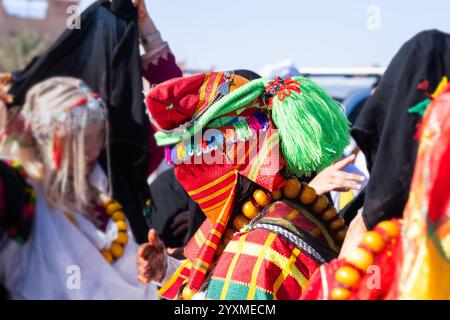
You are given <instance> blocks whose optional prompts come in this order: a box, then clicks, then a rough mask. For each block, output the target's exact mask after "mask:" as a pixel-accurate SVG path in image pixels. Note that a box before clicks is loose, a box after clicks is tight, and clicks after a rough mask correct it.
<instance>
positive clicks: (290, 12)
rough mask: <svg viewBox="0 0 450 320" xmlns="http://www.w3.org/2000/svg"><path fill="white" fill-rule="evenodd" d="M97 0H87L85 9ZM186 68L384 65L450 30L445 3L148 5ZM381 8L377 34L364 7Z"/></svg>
mask: <svg viewBox="0 0 450 320" xmlns="http://www.w3.org/2000/svg"><path fill="white" fill-rule="evenodd" d="M90 2H92V0H82V5H86V4H87V3H90ZM146 2H147V6H148V8H149V12H150V14H151V16H152V18H153V20H154V21H155V23H156V24H157V26H158V28H159V29H160V31H161V33H162V35H163V37H164V38H165V39H166V40H168V41H169V43H170V46H171V48H172V50H173V51H174V53H175V55H176V56H177V59H178V61H179V62H183V63H185V64H186V66H187V67H188V68H198V69H210V68H212V67H214V68H216V69H236V68H247V69H253V70H256V71H258V70H260V69H261V67H263V66H264V65H266V64H273V63H276V62H279V61H280V60H285V59H291V60H293V61H294V62H295V63H296V65H297V66H298V67H299V68H300V70H301V68H302V67H351V66H367V65H378V66H387V64H388V63H389V61H390V60H391V59H392V57H393V56H394V54H395V53H396V52H397V50H398V49H399V48H400V46H401V45H402V44H403V43H404V42H406V41H407V40H408V39H409V38H411V37H412V36H413V35H414V34H416V33H417V32H419V31H422V30H426V29H432V28H436V29H440V30H442V31H446V32H449V33H450V1H448V0H427V1H423V0H409V1H407V0H371V1H370V0H352V1H350V0H347V1H342V0H341V1H334V0H309V1H303V0H276V1H275V0H229V1H223V0H221V1H219V0H191V1H187V0H147V1H146ZM371 5H376V6H378V8H379V9H380V17H381V20H380V22H381V25H380V29H379V30H371V29H369V28H367V25H366V24H367V20H368V18H369V15H368V13H367V8H368V7H369V6H371Z"/></svg>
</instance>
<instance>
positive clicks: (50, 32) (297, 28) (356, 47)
mask: <svg viewBox="0 0 450 320" xmlns="http://www.w3.org/2000/svg"><path fill="white" fill-rule="evenodd" d="M92 2H94V0H0V71H12V70H16V69H21V68H24V67H25V66H26V65H27V63H29V61H31V59H32V58H33V57H34V56H36V55H38V54H40V53H41V52H43V51H44V50H45V49H46V48H48V46H49V45H50V44H51V43H52V42H53V41H54V40H55V39H56V38H57V37H58V35H59V34H60V33H61V32H62V31H63V30H64V28H65V25H66V21H67V18H68V17H69V16H70V15H72V14H73V12H74V11H73V8H74V7H71V6H77V8H78V10H79V12H81V11H82V10H83V9H85V8H86V7H87V6H89V5H90V4H91V3H92ZM146 3H147V7H148V8H149V12H150V14H151V16H152V18H153V20H154V21H155V23H156V25H157V26H158V28H159V30H160V31H161V33H162V35H163V37H164V38H165V39H166V40H167V41H168V42H169V44H170V46H171V48H172V51H173V52H174V53H175V56H176V57H177V60H178V62H179V64H180V66H181V67H182V69H183V70H184V71H185V74H192V73H197V72H203V71H208V70H226V69H242V68H245V69H251V70H253V71H256V72H259V73H260V74H261V75H263V76H274V75H281V76H287V75H298V74H301V75H306V76H310V77H313V78H315V80H316V81H317V82H320V84H321V85H322V86H324V87H325V88H326V89H327V90H328V91H329V92H330V93H331V94H332V95H333V96H334V97H335V98H336V99H338V100H339V101H341V102H342V103H343V104H344V106H345V108H346V110H347V114H348V115H349V118H351V119H352V118H353V117H354V116H356V114H357V111H355V110H357V109H358V106H360V105H362V102H364V101H365V99H366V98H367V96H368V95H369V94H370V91H371V89H372V86H373V85H374V84H375V85H376V81H377V79H378V78H379V77H380V76H381V75H382V73H383V71H384V69H385V68H386V66H387V65H388V64H389V61H390V60H391V58H392V57H393V56H394V55H395V53H396V52H397V51H398V49H399V48H400V47H401V45H402V44H403V43H405V42H406V41H407V40H408V39H409V38H411V37H412V36H413V35H414V34H416V33H418V32H420V31H422V30H426V29H440V30H441V31H445V32H450V1H448V0H428V1H420V0H409V1H407V0H396V1H392V0H391V1H389V0H358V1H333V0H321V1H303V0H278V1H274V0H245V1H242V0H241V1H238V0H230V1H217V0H216V1H215V0H193V1H186V0H170V1H168V0H147V1H146ZM68 8H71V9H68ZM81 27H82V25H81ZM352 113H353V115H352Z"/></svg>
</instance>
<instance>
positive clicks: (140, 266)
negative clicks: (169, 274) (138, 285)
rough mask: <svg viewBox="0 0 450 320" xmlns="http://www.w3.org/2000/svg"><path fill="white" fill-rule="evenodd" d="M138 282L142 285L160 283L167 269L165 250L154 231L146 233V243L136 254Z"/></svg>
mask: <svg viewBox="0 0 450 320" xmlns="http://www.w3.org/2000/svg"><path fill="white" fill-rule="evenodd" d="M136 262H137V271H138V276H137V277H138V280H139V281H140V282H142V283H143V284H148V283H149V282H150V281H154V282H161V281H162V280H163V279H164V276H165V273H166V267H167V254H166V248H165V246H164V244H163V243H162V241H161V240H160V239H159V238H158V235H157V234H156V230H155V229H151V230H150V231H149V232H148V242H147V243H144V244H142V245H141V246H140V247H139V249H138V254H137V261H136Z"/></svg>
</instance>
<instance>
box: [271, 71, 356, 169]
mask: <svg viewBox="0 0 450 320" xmlns="http://www.w3.org/2000/svg"><path fill="white" fill-rule="evenodd" d="M293 79H294V80H297V81H300V83H301V85H300V89H301V92H300V93H298V92H295V91H291V93H290V95H289V96H287V97H285V98H284V99H283V100H282V101H280V100H279V99H278V97H277V95H275V96H274V97H273V102H272V103H273V106H272V119H273V121H274V122H275V124H276V126H277V128H278V129H279V132H280V140H281V149H282V152H283V155H284V157H285V159H286V161H287V163H288V169H289V171H290V172H291V173H293V174H295V175H310V174H311V173H312V172H314V171H320V170H322V169H324V168H325V167H327V166H329V165H330V164H331V163H332V162H333V161H334V160H336V159H337V158H338V157H339V156H340V155H341V154H342V152H343V151H344V149H345V147H346V146H347V144H348V143H349V130H350V126H349V122H348V120H347V117H346V116H345V114H344V112H343V110H342V108H341V106H340V105H339V104H338V102H336V101H335V100H333V99H332V98H331V97H330V96H329V95H328V94H327V93H326V92H325V91H324V90H323V89H321V88H320V87H319V86H318V85H317V84H315V83H314V82H313V81H312V80H310V79H307V78H302V77H295V78H293Z"/></svg>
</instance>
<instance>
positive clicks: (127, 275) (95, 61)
mask: <svg viewBox="0 0 450 320" xmlns="http://www.w3.org/2000/svg"><path fill="white" fill-rule="evenodd" d="M81 24H82V26H83V27H82V28H81V29H74V30H66V31H65V32H64V33H63V34H62V35H61V37H60V38H59V39H58V40H57V41H56V42H55V43H54V44H53V46H52V47H51V48H50V49H49V50H48V51H47V52H46V53H45V54H43V55H42V56H41V57H38V58H37V59H35V60H34V61H33V62H32V63H31V64H30V65H29V66H28V67H27V68H26V69H25V70H23V71H21V72H17V73H15V74H14V77H13V84H12V88H11V90H10V93H12V96H8V97H7V98H8V99H6V98H5V97H3V98H5V99H3V98H2V95H1V94H0V99H1V100H3V101H5V103H6V104H10V106H21V105H23V103H24V101H25V96H26V94H27V93H28V91H29V89H30V88H31V87H32V86H33V85H35V84H37V83H39V82H41V81H43V80H45V79H48V78H50V77H54V76H72V77H77V78H81V79H82V80H83V81H84V82H85V83H87V85H88V86H89V87H90V88H93V89H94V90H95V91H96V92H99V93H100V95H101V96H102V98H103V100H104V101H105V102H106V105H107V109H108V112H107V113H106V111H105V114H104V115H105V117H106V116H108V118H109V121H110V124H111V128H110V129H111V136H110V139H111V140H110V141H111V145H110V147H111V155H112V156H111V158H112V159H111V160H112V161H111V167H112V177H111V176H110V175H108V176H107V175H106V168H107V165H106V163H107V161H106V156H105V155H104V156H103V157H101V159H100V160H99V163H98V164H97V165H96V166H95V169H94V170H93V171H92V173H91V175H90V181H91V184H92V185H93V186H94V187H95V190H96V192H98V193H100V194H101V193H105V192H107V191H108V190H107V183H106V181H108V179H111V180H112V185H113V190H114V192H113V197H114V198H115V199H117V200H118V201H115V202H113V203H104V205H101V204H100V203H97V205H96V209H95V211H96V212H97V214H98V215H99V218H100V220H101V224H100V226H99V225H96V224H94V223H92V221H90V220H89V219H86V217H85V215H83V214H81V213H80V212H72V213H70V214H69V215H66V214H64V213H63V212H62V210H60V209H58V208H56V207H55V206H52V205H51V204H50V203H49V201H48V199H47V198H46V196H45V195H44V194H43V190H42V189H41V188H40V187H39V186H37V185H36V184H34V183H33V182H32V181H31V180H30V179H28V178H27V177H25V176H24V175H23V173H24V170H21V169H20V164H18V163H15V162H11V161H8V162H0V283H1V284H2V285H4V286H5V288H6V289H7V290H8V291H9V296H10V298H13V299H149V298H153V299H156V298H157V296H156V285H154V284H150V285H148V286H143V285H142V284H140V283H138V281H137V280H136V274H137V270H136V254H137V248H138V243H139V242H143V241H145V240H146V238H147V237H146V236H147V231H148V228H147V225H146V222H145V220H144V217H143V209H144V204H143V203H144V201H145V198H144V195H145V190H147V184H146V178H147V173H148V171H149V170H148V161H146V160H145V159H146V156H147V153H148V151H149V149H150V151H151V152H152V157H153V160H155V161H153V162H152V163H150V167H152V166H153V168H154V167H155V163H158V162H160V160H161V159H162V156H163V153H162V156H158V148H156V145H154V146H153V147H152V146H150V147H149V143H148V138H149V136H150V130H149V126H148V122H147V121H146V116H145V106H144V105H143V101H142V98H143V96H142V75H143V76H144V77H145V78H146V79H147V80H148V81H149V82H151V83H152V84H156V83H158V82H161V81H164V80H167V79H170V78H171V77H174V76H180V75H181V71H180V69H179V68H178V67H177V65H176V64H175V59H174V57H173V55H172V53H171V52H170V50H169V48H168V46H167V43H165V42H163V41H162V40H161V38H160V36H159V33H158V34H153V35H152V37H151V39H145V40H146V41H145V43H144V47H145V49H146V53H145V55H144V56H143V57H142V58H141V57H140V55H139V43H138V22H137V16H136V9H135V8H134V7H133V6H132V5H131V2H130V1H129V0H126V1H125V0H115V1H113V2H112V3H110V1H108V0H99V1H97V2H96V3H94V4H93V5H92V6H90V7H89V8H88V9H86V11H85V12H83V14H82V15H81ZM141 63H142V69H141ZM0 91H1V90H0ZM12 97H14V99H12ZM0 102H1V101H0ZM77 107H78V108H85V107H86V105H85V103H80V105H79V106H77ZM78 110H79V109H78ZM54 122H55V121H54V119H53V120H51V123H52V124H53V123H54ZM10 124H11V123H10ZM0 129H2V130H1V131H2V134H4V133H5V132H3V129H5V127H2V128H0ZM3 137H4V136H2V138H3ZM56 150H58V148H56V147H55V151H56ZM57 154H58V152H55V154H54V155H55V159H57V158H58V157H57ZM10 160H14V159H10ZM119 203H120V205H119ZM108 205H110V209H109V210H108ZM111 205H112V206H111ZM122 206H123V208H122ZM108 212H109V213H108ZM114 214H115V217H114ZM119 257H120V259H117V258H119ZM110 262H112V263H110ZM172 262H173V263H172ZM178 266H179V263H178V262H177V261H175V260H172V259H170V260H169V269H173V270H175V269H176V268H177V267H178ZM78 271H79V272H80V273H79V274H78V276H79V279H80V280H81V282H79V283H78V284H79V285H77V280H76V279H77V272H78ZM71 276H74V277H72V278H71ZM71 281H72V282H71Z"/></svg>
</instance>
